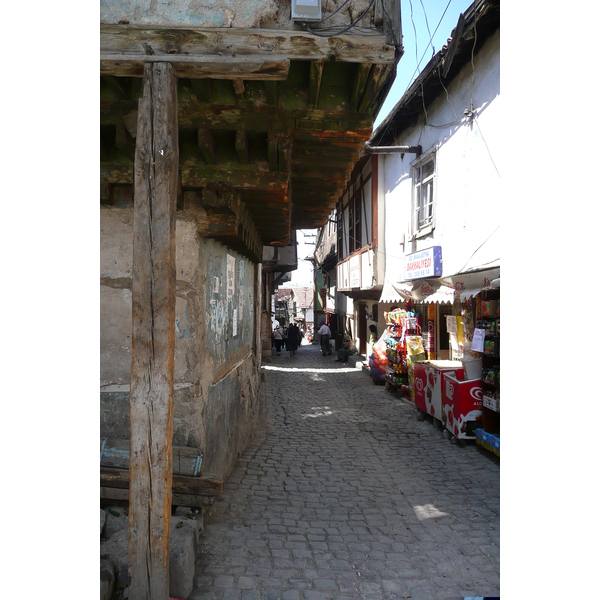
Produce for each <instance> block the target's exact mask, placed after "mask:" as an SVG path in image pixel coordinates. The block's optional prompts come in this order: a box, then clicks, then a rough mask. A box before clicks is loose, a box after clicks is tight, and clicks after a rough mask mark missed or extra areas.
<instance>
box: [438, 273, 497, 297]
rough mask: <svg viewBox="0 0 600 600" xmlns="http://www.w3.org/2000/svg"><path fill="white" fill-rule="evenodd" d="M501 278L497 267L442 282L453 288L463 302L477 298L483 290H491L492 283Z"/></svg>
mask: <svg viewBox="0 0 600 600" xmlns="http://www.w3.org/2000/svg"><path fill="white" fill-rule="evenodd" d="M499 278H500V267H497V268H494V269H487V270H485V271H478V272H476V273H461V274H459V275H451V276H450V277H442V278H441V279H440V281H441V282H442V284H443V285H446V286H448V287H450V288H453V289H454V291H455V293H456V294H458V295H459V296H460V300H461V302H462V301H464V300H467V299H468V298H472V297H473V296H476V295H477V294H479V292H481V291H483V290H491V289H492V281H493V280H494V279H499Z"/></svg>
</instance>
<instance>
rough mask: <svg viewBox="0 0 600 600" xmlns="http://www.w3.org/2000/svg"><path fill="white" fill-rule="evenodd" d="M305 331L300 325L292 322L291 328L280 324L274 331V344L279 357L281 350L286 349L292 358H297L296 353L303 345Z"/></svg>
mask: <svg viewBox="0 0 600 600" xmlns="http://www.w3.org/2000/svg"><path fill="white" fill-rule="evenodd" d="M303 337H304V331H303V330H302V329H300V327H298V325H297V324H296V323H295V322H294V321H291V322H290V325H289V327H284V326H283V325H281V324H280V323H278V324H277V326H276V327H275V329H274V330H273V344H274V345H275V351H276V352H277V356H281V350H282V349H285V350H287V351H288V352H289V353H290V356H295V355H296V352H297V350H298V348H299V346H300V344H302V338H303Z"/></svg>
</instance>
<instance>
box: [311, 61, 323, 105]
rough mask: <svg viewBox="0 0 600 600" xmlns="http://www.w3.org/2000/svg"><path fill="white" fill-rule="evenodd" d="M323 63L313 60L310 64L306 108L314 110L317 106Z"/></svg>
mask: <svg viewBox="0 0 600 600" xmlns="http://www.w3.org/2000/svg"><path fill="white" fill-rule="evenodd" d="M324 66H325V61H323V60H313V61H312V62H311V63H310V79H309V84H308V106H310V107H313V108H316V107H317V106H318V105H319V92H320V90H321V80H322V79H323V67H324Z"/></svg>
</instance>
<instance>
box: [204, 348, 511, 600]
mask: <svg viewBox="0 0 600 600" xmlns="http://www.w3.org/2000/svg"><path fill="white" fill-rule="evenodd" d="M315 349H316V351H317V352H316V353H315V352H313V351H312V347H311V346H303V347H302V349H301V351H300V352H299V354H298V357H297V359H298V360H296V361H295V362H294V366H297V367H310V368H314V369H319V368H321V367H322V366H324V364H325V363H324V361H325V360H327V366H328V367H333V368H337V367H338V366H339V365H338V363H334V362H333V360H331V361H329V360H328V359H323V360H321V359H322V357H320V356H319V355H318V347H316V346H315ZM275 360H278V361H279V362H278V364H279V365H283V364H284V363H283V361H282V360H280V359H275ZM275 366H276V365H275ZM323 382H326V383H327V393H326V396H325V397H324V395H323ZM265 388H266V389H265V411H264V414H265V417H264V422H265V423H268V428H264V429H262V430H261V431H259V432H258V434H257V436H256V437H255V440H254V441H253V442H252V444H251V445H250V447H249V448H248V450H247V451H246V452H245V453H244V454H243V455H242V457H241V458H240V460H239V461H238V464H237V466H236V468H235V469H234V473H233V474H232V476H231V477H230V479H229V481H228V482H227V483H226V485H225V488H224V493H223V501H222V502H220V503H219V504H218V505H215V506H214V507H213V508H212V513H213V514H212V517H211V518H207V519H206V523H205V532H204V534H203V536H202V539H201V544H200V550H201V553H200V556H201V557H202V559H201V561H200V562H201V565H200V567H198V568H202V569H205V570H204V571H203V572H205V573H213V574H214V575H215V577H216V576H218V575H225V576H230V577H233V578H234V581H235V591H236V592H237V593H238V596H235V597H236V598H237V599H238V600H239V599H240V598H241V595H242V593H244V592H246V593H250V592H261V590H262V592H263V593H261V597H265V594H264V592H265V591H268V592H269V594H272V596H271V595H269V596H268V597H269V598H271V597H273V598H274V597H278V596H277V595H276V594H279V597H282V598H284V599H285V600H301V598H304V597H314V598H321V597H323V598H327V599H329V598H336V599H339V598H342V597H351V598H353V599H357V598H361V600H376V599H378V598H386V599H388V598H389V599H391V598H396V597H397V598H405V597H408V596H409V595H410V594H411V590H414V592H415V595H417V596H418V595H419V594H426V593H429V594H430V597H431V598H442V599H443V598H444V597H445V596H444V590H446V591H448V592H451V595H457V594H456V592H457V591H460V590H468V591H473V592H477V591H481V586H482V585H485V586H486V589H485V590H483V591H484V592H485V593H490V592H491V593H492V595H498V594H499V569H500V565H499V541H500V529H499V521H500V519H499V508H500V504H499V465H498V464H497V463H495V462H494V461H490V460H487V459H486V458H485V457H484V456H482V455H481V454H480V453H479V452H478V451H477V449H476V448H475V447H469V446H468V445H467V447H465V448H459V447H458V446H455V445H451V444H449V443H448V442H447V440H444V439H443V437H442V436H441V434H440V432H439V431H438V430H437V429H436V428H435V427H434V426H433V425H432V424H431V423H429V422H427V421H425V422H419V421H417V420H416V415H415V408H414V405H412V404H411V403H410V402H408V401H406V400H402V399H401V398H399V397H397V396H396V395H394V394H392V393H391V392H390V391H389V390H386V389H385V388H383V387H382V386H374V385H373V384H372V382H371V380H370V378H369V377H368V376H366V375H365V374H364V373H362V372H361V371H360V370H357V372H356V373H344V374H343V376H342V375H340V376H330V375H329V374H327V373H318V372H317V373H307V372H293V371H285V370H280V371H273V370H268V371H266V372H265ZM284 388H285V389H302V393H301V394H296V395H295V397H294V401H293V402H289V400H288V399H287V398H285V397H282V395H281V394H280V393H279V392H278V390H279V389H284ZM325 406H326V407H327V409H323V408H322V407H325ZM318 407H320V408H318ZM322 410H327V411H331V412H330V413H329V414H328V415H327V416H326V417H322V418H307V415H314V414H316V412H317V411H322ZM429 505H431V506H433V507H435V508H436V509H437V510H438V511H441V512H443V513H446V515H445V516H442V517H441V518H437V520H436V519H433V518H426V519H424V520H422V521H419V519H418V516H419V514H423V513H422V509H419V510H421V513H419V511H417V510H416V508H415V507H427V506H429ZM222 528H223V529H222ZM272 536H279V537H272ZM457 557H460V558H457ZM229 559H234V560H236V561H237V564H231V563H230V565H231V566H229V567H228V568H227V569H226V570H224V571H223V570H219V569H222V568H223V566H225V561H226V560H229ZM258 560H261V561H267V562H265V563H261V564H259V563H257V562H255V561H258ZM335 561H340V562H337V563H336V562H335ZM244 566H245V568H246V569H250V571H246V572H244V571H242V572H241V573H240V572H239V571H238V572H236V573H235V574H234V573H233V572H231V571H230V570H229V569H243V568H244ZM253 569H254V570H253ZM257 569H259V570H257ZM260 569H265V570H266V569H270V575H268V576H263V574H264V573H266V571H262V570H260ZM313 572H316V573H317V575H319V577H312V578H308V577H305V576H304V574H306V575H308V574H309V573H310V574H311V575H312V573H313ZM249 573H254V574H255V576H256V577H257V578H259V581H258V584H257V586H255V587H252V588H247V589H246V588H238V585H237V580H238V578H239V577H241V576H249ZM359 573H360V575H359ZM433 579H435V582H433ZM316 580H323V581H332V582H334V583H335V585H336V586H338V589H337V590H335V591H334V590H325V589H323V590H321V589H317V587H316V586H313V583H312V582H314V581H316ZM267 581H274V582H282V585H281V586H280V587H277V585H273V586H272V587H271V586H270V585H265V583H266V582H267ZM196 582H197V579H196ZM384 582H388V583H386V584H385V585H387V586H388V589H386V588H385V585H384ZM390 582H391V583H390ZM366 583H371V584H377V585H379V588H377V587H376V585H374V586H373V587H369V586H367V588H366V590H361V589H360V588H358V587H357V586H358V585H359V584H366ZM392 583H394V584H395V585H396V587H394V586H393V585H392ZM324 585H325V586H326V585H327V584H324ZM494 586H495V587H494ZM488 588H489V589H488ZM214 591H215V592H218V597H217V598H216V600H224V598H223V597H224V592H228V593H230V591H231V590H227V589H225V588H217V587H214ZM195 592H196V590H195V591H194V593H195ZM221 594H223V597H222V596H221ZM285 594H288V596H287V597H286V595H285ZM249 596H250V597H252V598H253V597H254V594H253V593H250V594H249ZM424 597H426V596H424Z"/></svg>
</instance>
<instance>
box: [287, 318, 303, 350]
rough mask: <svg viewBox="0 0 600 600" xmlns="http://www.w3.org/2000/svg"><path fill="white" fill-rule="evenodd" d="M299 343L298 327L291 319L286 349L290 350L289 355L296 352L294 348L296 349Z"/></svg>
mask: <svg viewBox="0 0 600 600" xmlns="http://www.w3.org/2000/svg"><path fill="white" fill-rule="evenodd" d="M299 344H300V329H299V327H298V325H296V324H295V323H294V322H293V321H292V322H291V323H290V326H289V328H288V338H287V349H288V350H289V352H290V356H294V355H295V354H296V350H298V345H299Z"/></svg>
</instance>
